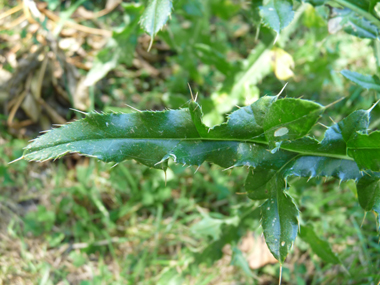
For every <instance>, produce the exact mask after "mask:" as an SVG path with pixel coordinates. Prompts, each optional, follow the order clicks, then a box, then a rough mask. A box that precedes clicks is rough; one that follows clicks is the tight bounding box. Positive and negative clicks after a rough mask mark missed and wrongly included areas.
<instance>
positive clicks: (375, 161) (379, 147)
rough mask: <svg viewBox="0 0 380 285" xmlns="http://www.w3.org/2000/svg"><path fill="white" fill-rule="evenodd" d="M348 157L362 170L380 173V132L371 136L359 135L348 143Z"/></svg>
mask: <svg viewBox="0 0 380 285" xmlns="http://www.w3.org/2000/svg"><path fill="white" fill-rule="evenodd" d="M347 148H348V155H349V156H351V157H352V158H353V159H354V160H355V161H356V163H357V164H358V166H359V169H360V170H366V169H370V170H372V171H380V131H375V132H372V133H371V134H369V135H367V134H360V133H359V134H358V135H357V136H356V137H355V139H352V140H350V141H349V142H348V143H347Z"/></svg>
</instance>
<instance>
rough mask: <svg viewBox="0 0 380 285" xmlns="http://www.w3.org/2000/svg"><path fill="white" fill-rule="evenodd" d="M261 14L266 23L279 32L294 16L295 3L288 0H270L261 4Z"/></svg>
mask: <svg viewBox="0 0 380 285" xmlns="http://www.w3.org/2000/svg"><path fill="white" fill-rule="evenodd" d="M260 15H261V17H262V19H263V22H264V24H266V25H267V26H269V27H270V28H271V29H273V30H274V31H275V32H276V33H277V34H279V33H280V31H281V30H283V29H284V28H285V27H287V26H288V25H289V24H290V22H291V21H292V20H293V18H294V11H293V5H292V3H291V2H290V1H288V0H269V1H266V4H264V6H260Z"/></svg>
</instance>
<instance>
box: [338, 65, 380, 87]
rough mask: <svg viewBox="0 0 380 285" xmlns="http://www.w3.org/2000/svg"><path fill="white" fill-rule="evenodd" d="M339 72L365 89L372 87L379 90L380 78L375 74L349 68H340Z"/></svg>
mask: <svg viewBox="0 0 380 285" xmlns="http://www.w3.org/2000/svg"><path fill="white" fill-rule="evenodd" d="M340 73H341V74H342V75H343V76H344V77H346V78H347V79H349V80H351V81H352V82H355V83H356V84H358V85H359V86H361V87H363V88H365V89H373V90H376V91H379V92H380V79H379V78H378V77H377V76H376V75H374V76H370V75H363V74H360V73H357V72H354V71H349V70H342V71H341V72H340Z"/></svg>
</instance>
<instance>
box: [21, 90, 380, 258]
mask: <svg viewBox="0 0 380 285" xmlns="http://www.w3.org/2000/svg"><path fill="white" fill-rule="evenodd" d="M325 109H326V108H325V107H323V106H322V105H319V104H317V103H314V102H311V101H308V100H302V99H292V98H285V99H278V98H277V96H265V97H262V98H260V99H259V100H258V101H256V102H255V103H253V104H252V105H250V106H246V107H243V108H240V109H238V110H237V111H235V112H233V113H231V114H230V115H229V116H228V120H227V122H225V123H223V124H221V125H217V126H214V127H212V128H209V127H208V126H206V125H205V124H204V123H203V122H202V117H203V114H202V108H201V106H200V105H199V104H198V103H196V102H194V101H191V102H190V103H189V108H186V109H180V110H168V111H161V112H153V111H142V112H141V111H139V112H136V113H131V114H122V113H108V114H100V113H96V112H93V113H89V114H87V116H86V117H85V118H84V119H81V120H78V121H75V122H72V123H70V124H67V125H64V126H62V127H60V128H57V129H53V130H50V131H49V132H47V133H46V134H44V135H42V136H41V137H39V138H37V139H36V140H34V141H33V142H32V143H31V144H30V145H28V146H27V147H26V148H25V151H24V155H23V157H22V158H24V159H27V160H36V161H44V160H48V159H56V158H59V157H62V156H63V155H65V154H66V153H79V154H82V155H85V156H91V157H96V158H98V159H100V160H103V161H105V162H116V163H119V162H121V161H123V160H127V159H135V160H136V161H139V162H141V163H143V164H145V165H147V166H149V167H154V168H158V169H163V170H165V169H166V168H167V167H168V160H169V159H172V160H173V161H174V162H176V163H181V164H183V165H196V166H200V165H201V164H202V163H203V162H204V161H209V162H211V163H215V164H218V165H220V166H222V167H224V168H226V169H229V168H233V167H238V166H248V167H249V168H250V169H249V174H248V176H247V180H246V183H245V188H246V191H247V193H248V196H249V197H250V198H251V199H253V200H266V201H264V202H263V204H262V206H261V218H262V226H263V229H264V235H265V238H266V242H267V244H268V246H269V248H270V250H271V252H272V253H273V255H274V256H275V257H276V258H277V259H278V260H279V261H280V262H281V263H283V262H284V260H285V258H286V256H287V254H288V253H289V251H290V249H291V246H292V244H293V243H294V240H295V238H296V235H297V229H298V217H299V211H298V209H297V207H296V205H295V204H294V202H293V200H292V198H291V197H290V196H289V195H288V194H286V192H285V190H286V182H285V181H286V179H287V177H289V176H299V177H308V178H310V177H335V178H337V179H339V180H341V181H346V180H354V181H355V182H356V183H357V189H358V197H359V202H360V205H361V206H362V207H363V209H365V210H366V211H370V210H371V211H374V212H375V213H377V214H378V213H379V212H380V199H379V180H380V171H379V170H380V150H379V141H380V132H372V133H370V134H369V135H368V134H367V133H368V125H369V116H370V112H371V110H372V108H371V109H370V110H359V111H355V112H353V113H352V114H350V115H349V116H348V117H346V118H345V119H343V120H342V121H341V122H339V123H337V124H334V125H332V126H331V127H329V128H328V129H327V131H326V133H325V136H324V139H323V140H322V141H318V140H316V139H314V138H311V137H309V136H308V135H307V134H308V133H309V131H310V129H311V128H312V127H313V125H314V124H315V123H316V121H317V120H318V118H319V117H320V115H321V114H322V112H324V110H325ZM273 146H275V151H273Z"/></svg>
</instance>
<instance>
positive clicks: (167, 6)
mask: <svg viewBox="0 0 380 285" xmlns="http://www.w3.org/2000/svg"><path fill="white" fill-rule="evenodd" d="M172 9H173V4H172V0H149V2H148V5H147V7H146V8H145V11H144V13H143V14H142V16H141V19H140V24H141V27H142V28H143V29H144V30H145V31H146V32H147V33H148V34H149V35H150V36H151V43H150V46H149V50H150V48H151V46H152V43H153V38H154V36H155V35H156V34H157V33H158V31H159V30H161V29H162V27H163V26H164V25H165V24H166V22H167V21H168V19H169V17H170V15H171V13H172Z"/></svg>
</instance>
